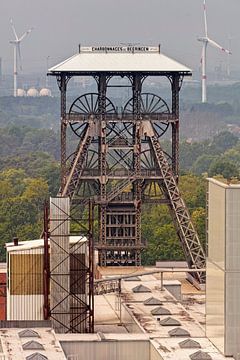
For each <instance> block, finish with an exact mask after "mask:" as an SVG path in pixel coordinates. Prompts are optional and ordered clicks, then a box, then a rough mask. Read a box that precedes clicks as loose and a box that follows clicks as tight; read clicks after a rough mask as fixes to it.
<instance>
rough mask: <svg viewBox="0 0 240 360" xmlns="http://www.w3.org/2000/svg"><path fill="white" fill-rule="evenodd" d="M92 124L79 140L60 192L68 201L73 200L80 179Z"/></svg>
mask: <svg viewBox="0 0 240 360" xmlns="http://www.w3.org/2000/svg"><path fill="white" fill-rule="evenodd" d="M91 129H92V122H89V125H88V128H87V131H86V134H85V136H84V138H83V140H80V142H79V145H78V148H77V151H76V154H75V157H74V159H73V161H72V163H71V166H70V171H69V174H68V178H67V181H66V184H65V186H64V188H63V190H62V192H61V196H69V198H70V200H71V199H72V198H73V196H74V194H75V191H76V190H77V188H78V184H79V181H80V177H81V175H82V171H83V164H84V161H85V158H86V155H87V152H88V148H89V145H90V144H91V141H92V135H91Z"/></svg>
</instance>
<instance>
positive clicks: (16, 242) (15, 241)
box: [13, 237, 18, 246]
mask: <svg viewBox="0 0 240 360" xmlns="http://www.w3.org/2000/svg"><path fill="white" fill-rule="evenodd" d="M13 244H14V246H18V237H14V238H13Z"/></svg>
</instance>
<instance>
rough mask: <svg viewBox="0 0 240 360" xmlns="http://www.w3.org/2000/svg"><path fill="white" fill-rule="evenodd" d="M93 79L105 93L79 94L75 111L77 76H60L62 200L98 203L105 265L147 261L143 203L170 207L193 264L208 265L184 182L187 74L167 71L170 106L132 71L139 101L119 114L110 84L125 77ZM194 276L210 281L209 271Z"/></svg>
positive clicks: (104, 75) (97, 76)
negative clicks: (165, 141)
mask: <svg viewBox="0 0 240 360" xmlns="http://www.w3.org/2000/svg"><path fill="white" fill-rule="evenodd" d="M92 75H93V77H94V79H95V80H96V82H97V87H98V91H97V93H87V94H83V95H81V96H79V97H78V98H77V99H76V100H75V101H74V102H73V103H72V105H71V106H70V108H69V110H68V111H67V108H66V89H67V81H68V79H69V77H70V76H69V77H67V75H66V74H62V75H60V77H59V79H58V83H59V86H60V90H61V114H62V120H61V121H62V126H61V129H62V136H61V163H62V167H61V171H62V172H61V191H60V195H63V196H69V197H70V199H71V201H72V203H74V204H78V206H80V207H81V206H82V209H83V208H84V206H85V205H86V203H87V201H88V199H89V198H91V199H92V201H94V203H95V205H96V206H97V208H98V239H97V241H96V243H95V247H96V248H97V249H98V253H99V264H100V265H101V266H107V265H128V266H129V265H134V266H139V265H140V264H141V251H142V250H143V249H144V248H145V247H146V241H145V239H143V238H142V236H141V214H142V204H143V202H149V203H164V204H167V205H168V206H169V208H170V212H171V214H172V218H173V222H174V224H175V226H176V230H177V234H178V236H179V239H180V242H181V245H182V248H183V251H184V254H185V256H186V260H187V262H188V265H189V267H190V268H203V267H204V264H205V254H204V252H203V249H202V246H201V243H200V241H199V238H198V235H197V233H196V230H195V229H194V227H193V224H192V222H191V219H190V216H189V213H188V210H187V208H186V205H185V203H184V201H183V199H182V198H181V195H180V192H179V189H178V185H177V183H178V175H179V92H180V88H181V84H182V80H183V76H182V75H181V74H179V73H172V74H164V76H167V77H168V79H169V81H170V86H171V92H172V101H171V104H170V105H169V104H167V103H166V101H165V100H163V99H162V98H161V97H160V96H158V95H155V94H152V93H145V92H143V91H142V85H143V82H144V80H145V79H146V75H145V74H143V73H131V74H126V75H125V76H126V77H127V78H128V80H129V83H130V86H131V88H132V97H131V98H130V99H129V100H128V101H127V102H126V104H125V106H123V107H122V108H123V111H122V112H121V113H119V111H117V110H116V108H115V106H114V103H113V101H111V100H110V99H109V98H108V97H107V90H108V82H109V81H110V79H112V77H113V76H114V75H118V74H110V75H108V74H107V73H99V74H92ZM158 75H159V76H160V74H158ZM71 76H72V74H71ZM109 87H110V85H109ZM67 127H69V128H71V129H72V130H73V132H74V133H75V135H76V136H78V138H79V145H78V147H77V149H76V151H75V152H74V153H73V154H72V155H71V154H69V156H68V157H67V152H66V129H67ZM170 131H171V150H170V151H169V149H168V150H166V149H163V148H162V146H161V145H160V141H161V139H162V137H163V136H164V134H165V133H169V132H170ZM72 207H74V205H73V206H72ZM194 276H195V277H196V278H197V279H198V280H199V281H200V282H203V281H204V274H201V273H194Z"/></svg>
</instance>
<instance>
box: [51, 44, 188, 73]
mask: <svg viewBox="0 0 240 360" xmlns="http://www.w3.org/2000/svg"><path fill="white" fill-rule="evenodd" d="M103 49H113V50H110V51H108V50H103ZM114 49H121V50H120V51H117V50H114ZM128 49H130V48H127V47H111V48H109V47H99V48H94V47H92V48H90V47H88V48H81V51H80V53H79V54H76V55H73V56H72V57H70V58H69V59H67V60H65V61H63V62H61V63H60V64H57V65H55V66H53V67H52V68H50V69H49V73H50V74H53V75H54V74H55V73H56V74H57V73H61V72H73V73H74V72H76V73H91V72H117V73H119V72H120V73H121V72H123V73H126V72H148V73H159V72H163V73H165V72H167V73H169V72H183V73H185V74H186V75H191V72H192V71H191V69H189V68H188V67H186V66H185V65H182V64H180V63H179V62H177V61H175V60H173V59H171V58H169V57H167V56H165V55H163V54H162V53H161V52H160V51H159V48H156V47H151V48H150V47H149V48H148V47H142V49H147V51H146V50H142V51H129V50H128ZM131 49H132V48H131Z"/></svg>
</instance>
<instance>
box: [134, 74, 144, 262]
mask: <svg viewBox="0 0 240 360" xmlns="http://www.w3.org/2000/svg"><path fill="white" fill-rule="evenodd" d="M132 90H133V118H134V122H135V124H134V155H133V156H134V159H133V166H134V171H135V173H136V175H137V176H140V174H141V158H140V156H141V90H142V76H141V75H139V74H136V75H135V74H134V75H133V84H132ZM133 191H134V206H135V246H137V247H138V249H136V250H135V266H140V265H141V251H140V247H141V181H140V180H136V181H135V182H134V183H133Z"/></svg>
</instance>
